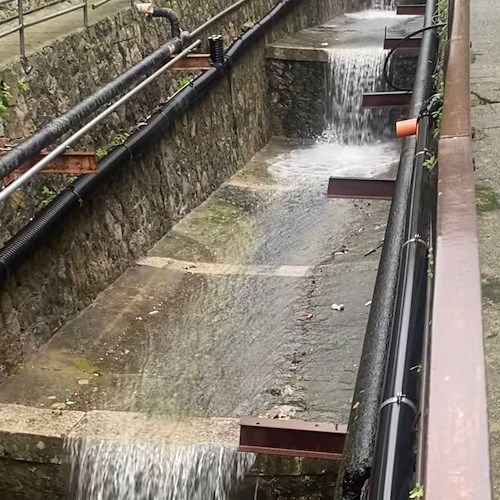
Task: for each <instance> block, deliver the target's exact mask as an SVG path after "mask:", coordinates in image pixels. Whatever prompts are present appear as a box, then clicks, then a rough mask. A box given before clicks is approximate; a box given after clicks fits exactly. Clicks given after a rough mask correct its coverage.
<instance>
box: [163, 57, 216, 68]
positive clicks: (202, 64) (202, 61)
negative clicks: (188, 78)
mask: <svg viewBox="0 0 500 500" xmlns="http://www.w3.org/2000/svg"><path fill="white" fill-rule="evenodd" d="M174 57H175V56H171V59H173V58H174ZM211 66H212V61H211V60H210V54H188V55H187V56H186V57H184V58H182V59H180V60H179V61H177V62H176V63H174V64H173V65H172V66H171V67H170V69H171V70H172V71H206V70H207V69H210V67H211Z"/></svg>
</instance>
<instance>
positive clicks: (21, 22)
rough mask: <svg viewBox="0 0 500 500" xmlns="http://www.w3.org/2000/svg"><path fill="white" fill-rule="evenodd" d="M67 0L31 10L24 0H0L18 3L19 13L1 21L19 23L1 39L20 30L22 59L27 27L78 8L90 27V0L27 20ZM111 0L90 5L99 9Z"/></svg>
mask: <svg viewBox="0 0 500 500" xmlns="http://www.w3.org/2000/svg"><path fill="white" fill-rule="evenodd" d="M66 1H67V0H56V1H53V2H50V3H48V4H45V5H41V6H39V7H34V8H32V9H30V10H26V11H25V10H24V0H0V5H6V4H9V3H14V2H16V3H17V14H16V15H13V16H11V17H9V18H7V19H3V20H1V21H0V25H3V24H6V23H8V22H12V21H15V20H17V25H16V26H14V27H12V28H9V29H7V30H5V31H2V32H0V40H1V39H2V38H5V37H6V36H8V35H12V34H13V33H17V32H19V52H20V55H21V58H22V59H25V58H26V33H25V32H26V29H27V28H30V27H32V26H36V25H38V24H42V23H45V22H47V21H50V20H52V19H55V18H57V17H60V16H64V15H65V14H69V13H71V12H75V11H77V10H80V9H81V10H82V11H83V25H84V26H85V27H88V25H89V1H88V0H84V1H82V2H80V3H78V4H76V5H71V6H70V7H67V8H65V9H62V10H60V11H57V12H53V13H52V14H47V15H46V16H43V17H40V18H38V19H34V20H32V21H25V16H26V15H29V14H33V13H35V12H39V11H41V10H44V9H48V8H50V7H54V6H55V5H58V4H63V3H66ZM110 1H111V0H101V1H99V2H96V3H92V4H91V5H90V6H91V8H92V9H97V8H98V7H100V6H102V5H104V4H106V3H108V2H110ZM130 4H131V6H133V5H134V0H130Z"/></svg>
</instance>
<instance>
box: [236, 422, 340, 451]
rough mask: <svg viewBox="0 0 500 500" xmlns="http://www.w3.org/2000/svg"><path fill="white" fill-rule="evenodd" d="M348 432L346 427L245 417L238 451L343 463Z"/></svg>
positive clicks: (241, 424)
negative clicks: (341, 460)
mask: <svg viewBox="0 0 500 500" xmlns="http://www.w3.org/2000/svg"><path fill="white" fill-rule="evenodd" d="M346 431H347V426H345V425H336V424H330V423H318V422H305V421H303V420H280V419H270V418H252V417H245V418H242V419H241V421H240V445H239V451H242V452H250V453H263V454H266V455H282V456H290V457H304V458H321V459H328V460H340V459H341V458H342V452H343V450H344V441H345V434H346Z"/></svg>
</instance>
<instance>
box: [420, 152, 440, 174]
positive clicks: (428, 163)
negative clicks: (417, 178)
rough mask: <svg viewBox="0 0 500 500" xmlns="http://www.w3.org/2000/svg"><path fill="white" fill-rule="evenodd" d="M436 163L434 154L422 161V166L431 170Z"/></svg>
mask: <svg viewBox="0 0 500 500" xmlns="http://www.w3.org/2000/svg"><path fill="white" fill-rule="evenodd" d="M436 164H437V158H436V155H432V156H430V157H429V158H427V159H426V160H425V161H424V162H423V166H424V168H426V169H427V170H429V171H430V170H432V169H433V168H434V167H435V166H436Z"/></svg>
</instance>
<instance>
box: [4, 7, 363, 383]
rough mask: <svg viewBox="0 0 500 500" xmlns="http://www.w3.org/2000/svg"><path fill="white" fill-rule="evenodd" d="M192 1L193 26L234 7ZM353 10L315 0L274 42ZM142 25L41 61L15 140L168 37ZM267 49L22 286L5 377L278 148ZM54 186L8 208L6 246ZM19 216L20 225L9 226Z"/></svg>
mask: <svg viewBox="0 0 500 500" xmlns="http://www.w3.org/2000/svg"><path fill="white" fill-rule="evenodd" d="M353 2H354V3H356V1H355V0H353ZM188 3H189V6H190V10H189V13H190V17H189V16H186V17H185V22H184V26H186V27H189V28H191V27H192V26H194V25H197V24H199V23H200V22H201V21H202V20H204V19H205V18H207V17H209V16H210V15H211V14H213V13H214V12H215V11H218V10H219V9H220V8H221V7H223V6H224V5H227V4H230V3H232V0H231V1H227V0H218V1H213V2H211V3H210V5H207V3H206V2H202V1H193V0H190V1H189V2H187V1H186V2H182V4H181V2H180V1H179V5H180V10H181V11H184V10H185V11H186V12H188V11H187V9H186V8H185V7H184V5H187V4H188ZM344 3H345V2H344V1H342V0H303V1H302V2H301V3H300V4H299V6H298V7H296V8H295V9H294V10H293V11H292V13H291V14H290V15H289V16H288V18H286V19H284V20H283V21H281V22H280V23H279V24H278V25H277V26H275V28H274V29H273V31H272V33H269V34H268V36H267V40H268V41H270V40H274V39H276V38H278V37H282V36H284V35H286V34H287V33H290V32H293V31H298V30H299V29H302V28H304V27H308V26H312V25H315V24H319V23H321V22H324V21H326V20H327V19H329V18H331V17H333V16H334V15H335V14H337V13H339V12H340V11H341V10H342V8H343V7H344ZM274 4H275V1H274V0H249V2H248V3H247V4H246V5H245V9H243V10H242V11H240V12H238V13H236V14H234V15H232V16H231V17H230V18H226V19H225V20H224V21H221V25H224V26H226V28H225V31H224V33H225V37H226V39H230V38H231V37H232V36H235V35H236V34H237V33H238V32H239V30H240V28H241V27H242V26H243V25H244V24H245V23H246V22H248V20H255V19H258V18H260V17H262V16H263V15H264V14H265V13H266V12H268V11H269V10H270V9H271V8H272V6H274ZM349 8H350V9H352V8H353V7H352V6H351V5H350V6H349ZM134 16H135V15H134V14H132V13H130V12H125V13H123V14H120V15H118V16H116V17H115V18H113V19H109V20H107V21H103V22H101V23H99V24H98V25H96V26H94V27H92V28H91V29H89V30H86V31H84V32H82V33H80V34H75V35H72V36H70V37H67V39H66V40H65V41H60V42H57V43H56V44H54V45H53V46H51V47H47V48H46V49H44V50H42V51H41V53H39V54H36V55H35V56H33V57H31V58H30V61H29V62H30V64H31V65H32V66H33V70H32V72H31V73H30V74H29V75H27V80H28V83H29V85H30V90H29V91H28V92H21V91H18V92H16V93H15V96H14V100H13V109H12V116H13V118H12V120H11V121H10V122H9V123H8V126H7V127H6V128H7V131H8V132H9V136H10V137H15V136H16V134H17V136H19V135H21V136H25V135H27V132H29V131H31V130H33V129H35V128H36V127H38V126H40V125H41V124H43V123H45V122H47V121H48V120H49V118H50V117H51V116H53V115H55V114H57V113H60V112H62V111H64V110H65V109H67V108H68V107H69V106H70V105H72V104H74V103H76V102H77V101H78V100H79V99H81V98H82V97H83V96H85V95H87V94H89V93H90V92H91V90H93V89H94V88H95V87H96V86H97V85H99V84H101V83H102V82H104V81H108V80H109V79H111V78H112V77H113V76H114V75H115V74H117V73H119V72H120V71H122V70H123V69H124V68H125V67H127V66H130V64H132V63H133V62H135V61H137V60H139V59H140V58H141V57H142V56H143V55H145V54H147V53H150V52H151V51H152V50H153V49H154V48H155V47H156V46H157V45H158V43H160V41H161V40H162V39H163V33H161V34H159V35H158V34H156V33H153V32H150V31H148V30H147V29H146V28H144V26H145V25H144V23H143V21H141V22H138V21H137V20H136V19H135V18H134ZM211 31H212V32H215V33H216V32H218V31H219V29H217V28H216V27H215V28H213V29H212V30H211ZM265 44H266V40H262V41H261V42H259V43H258V44H256V45H255V46H254V47H252V48H251V50H249V51H248V53H247V54H246V56H245V57H243V58H242V59H241V61H240V62H239V63H238V65H237V66H236V67H235V68H234V70H233V72H232V74H231V75H230V76H229V77H227V78H225V79H224V81H222V82H220V83H219V84H218V85H217V86H216V87H215V88H213V89H212V90H211V91H210V92H209V93H208V94H207V95H206V96H205V97H204V98H203V100H202V101H201V102H199V103H198V104H197V105H196V106H195V107H194V108H193V109H191V110H189V111H188V112H187V113H185V115H184V116H182V117H181V118H180V119H179V120H178V121H177V122H176V123H175V124H174V125H173V127H172V128H171V129H170V130H169V131H168V132H167V133H165V135H164V136H163V137H162V138H161V140H159V141H156V142H155V143H154V144H152V145H151V147H150V148H149V149H148V150H146V151H144V153H143V155H142V156H141V157H139V158H136V159H135V160H134V161H133V162H132V163H131V164H128V165H123V169H122V170H121V171H120V173H119V174H117V175H116V176H115V177H114V178H112V179H110V180H109V182H108V183H106V185H103V186H102V187H101V189H100V190H99V191H98V192H96V193H95V196H94V197H93V199H92V200H91V201H90V202H87V203H85V204H84V205H83V206H82V207H81V208H80V209H79V210H76V211H74V212H73V213H72V214H71V216H70V217H68V219H67V220H66V221H65V222H64V224H63V225H62V226H61V227H60V228H58V230H57V231H56V232H55V233H54V234H53V235H51V237H50V238H48V239H47V241H46V242H45V244H44V245H43V246H42V247H41V248H40V249H39V250H38V251H37V252H36V253H34V254H33V256H32V258H31V259H30V260H29V262H27V263H26V264H25V265H24V266H23V267H22V268H21V269H19V270H18V271H17V272H15V273H14V275H13V276H12V277H11V278H10V280H9V282H8V284H7V286H6V289H5V290H3V291H2V294H1V299H0V377H2V376H3V377H5V376H6V375H7V374H9V373H10V372H11V371H12V370H13V369H15V367H16V365H17V364H19V363H22V362H24V361H26V360H27V359H29V357H30V356H31V355H32V353H33V352H34V351H35V350H36V349H37V348H38V347H39V346H40V345H42V344H43V343H44V342H46V341H47V340H48V339H49V338H50V337H51V336H52V335H53V333H54V332H55V331H56V330H57V329H58V328H59V327H60V326H61V325H62V324H64V323H65V322H66V321H67V320H68V319H70V318H71V317H72V316H74V315H75V314H77V313H78V312H79V311H80V310H82V309H83V308H84V307H86V306H87V305H88V304H89V303H90V302H91V301H92V300H93V299H94V298H95V296H96V295H97V294H98V293H99V292H100V291H102V290H103V289H104V288H105V287H106V286H108V285H109V284H110V283H112V282H113V281H114V280H115V279H116V278H117V277H118V276H119V275H120V274H121V273H122V272H123V271H124V270H125V269H126V268H127V267H128V266H129V265H130V264H132V263H133V262H134V261H135V260H136V259H138V258H139V257H140V256H141V255H144V253H145V252H147V250H148V249H149V248H150V247H151V246H152V245H153V244H154V243H155V242H156V241H157V240H158V239H159V238H160V237H161V236H162V235H163V234H164V233H165V232H166V231H168V229H169V228H170V227H171V226H172V225H173V223H175V221H177V220H179V218H181V217H182V216H183V215H185V214H186V213H187V212H188V211H189V210H191V209H192V208H193V207H195V206H196V205H198V204H199V203H200V202H201V201H203V200H204V199H205V198H206V197H207V196H208V195H209V194H210V193H211V192H212V191H213V190H214V189H216V188H217V187H218V186H219V185H220V184H221V183H222V182H223V181H224V180H225V179H226V178H227V177H228V176H229V175H231V174H232V173H233V172H235V171H236V170H237V169H238V168H239V167H241V166H242V165H243V164H244V163H245V162H246V161H247V160H248V159H249V158H250V157H251V156H252V155H253V154H254V153H255V152H256V151H258V150H259V149H260V148H261V147H262V146H263V145H264V144H265V143H266V142H267V140H268V139H269V138H270V135H271V129H272V127H271V124H272V119H271V118H272V117H271V113H270V106H269V105H268V104H269V95H268V94H269V92H268V76H267V74H266V61H265V52H264V48H265ZM111 48H113V49H111ZM21 74H22V72H21V68H20V67H14V68H9V69H7V70H5V71H3V73H2V75H1V78H3V79H5V80H7V81H9V80H8V79H11V81H12V82H13V83H15V81H17V79H18V78H19V76H20V75H21ZM13 87H14V85H13ZM173 88H175V82H174V81H173V79H171V80H170V82H169V85H168V84H166V83H163V84H162V82H159V83H158V84H157V85H156V86H155V85H153V86H152V88H151V89H150V90H149V92H147V93H145V94H144V96H143V97H142V98H139V99H138V100H137V101H136V102H134V104H133V105H131V106H129V107H126V108H125V109H123V110H122V111H121V112H120V113H119V114H117V116H116V117H114V118H113V119H112V120H111V121H110V123H108V124H107V125H105V127H108V129H106V128H104V129H100V131H98V132H97V133H96V134H94V135H93V136H92V137H90V138H89V139H87V141H88V142H87V143H86V144H87V145H92V144H94V145H96V144H97V140H98V138H99V134H101V135H104V136H107V134H106V130H109V131H110V132H111V133H112V132H114V131H121V130H123V129H125V130H126V127H127V126H128V127H129V128H130V126H131V123H132V122H134V121H135V120H136V119H137V118H138V117H139V118H140V119H143V118H144V116H145V115H146V114H148V113H149V111H147V110H151V109H153V108H154V107H155V106H156V105H157V104H158V103H159V102H160V101H161V100H162V98H164V97H165V96H167V95H168V94H169V93H170V92H171V91H172V89H173ZM14 106H15V107H14ZM127 124H128V125H127ZM84 144H85V143H84ZM46 182H49V180H47V179H46V178H44V179H42V180H39V181H37V183H38V184H37V183H33V185H32V186H31V187H30V188H29V189H28V190H25V191H24V192H23V193H21V195H20V196H17V197H14V198H13V199H12V200H11V203H10V206H7V207H4V213H3V214H2V219H3V224H2V226H3V227H4V228H5V227H7V230H5V229H4V234H3V240H5V238H6V237H7V236H8V234H9V233H12V232H14V231H15V230H16V228H17V227H18V226H19V225H21V224H23V223H24V222H25V221H26V219H27V218H29V217H30V216H32V214H33V213H34V211H35V209H36V207H37V206H39V205H40V203H43V200H42V202H40V199H37V198H36V196H35V195H36V194H37V193H39V192H40V188H41V185H42V184H43V183H46ZM58 182H64V181H62V180H61V179H59V180H58ZM66 182H67V181H66ZM40 183H42V184H40ZM55 187H57V186H55ZM19 214H20V215H19ZM9 216H10V217H12V220H10V222H8V223H7V221H9Z"/></svg>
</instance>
